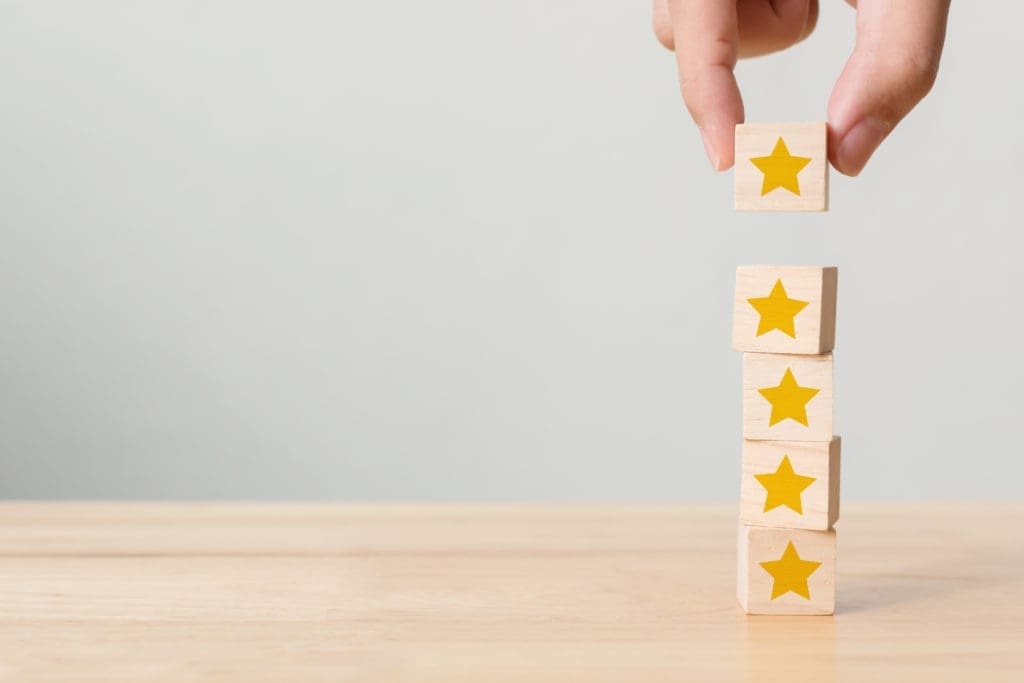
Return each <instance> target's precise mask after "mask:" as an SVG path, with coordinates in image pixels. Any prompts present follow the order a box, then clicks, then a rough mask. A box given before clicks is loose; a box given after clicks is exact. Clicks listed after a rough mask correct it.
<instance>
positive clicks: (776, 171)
mask: <svg viewBox="0 0 1024 683" xmlns="http://www.w3.org/2000/svg"><path fill="white" fill-rule="evenodd" d="M750 163H752V164H754V166H757V168H758V169H759V170H760V171H761V173H764V182H763V183H761V196H762V197H763V196H765V195H766V194H768V193H769V192H771V191H772V190H774V189H775V188H777V187H781V188H783V189H786V190H789V191H790V192H792V193H793V194H795V195H797V196H800V181H798V180H797V178H796V175H797V174H798V173H799V172H800V171H802V170H804V166H806V165H807V164H809V163H811V159H810V157H795V156H793V155H791V154H790V153H789V150H788V149H787V148H786V143H785V142H784V141H783V140H782V138H781V137H780V138H779V141H778V142H776V143H775V149H773V150H772V153H771V156H767V157H753V158H751V160H750Z"/></svg>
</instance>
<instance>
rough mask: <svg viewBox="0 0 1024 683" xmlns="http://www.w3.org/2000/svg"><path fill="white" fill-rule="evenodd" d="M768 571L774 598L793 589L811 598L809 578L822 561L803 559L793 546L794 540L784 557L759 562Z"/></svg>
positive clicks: (801, 595) (803, 596) (783, 554)
mask: <svg viewBox="0 0 1024 683" xmlns="http://www.w3.org/2000/svg"><path fill="white" fill-rule="evenodd" d="M758 564H760V565H761V567H763V568H764V570H765V571H766V572H768V573H769V574H771V575H772V579H774V581H773V582H772V600H774V599H775V598H777V597H779V596H780V595H785V594H786V593H788V592H790V591H793V592H794V593H796V594H797V595H799V596H800V597H802V598H806V599H807V600H810V599H811V591H810V589H809V588H808V587H807V578H808V577H809V576H810V575H811V574H813V573H814V572H815V571H816V570H817V569H818V567H820V566H821V562H812V561H810V560H801V559H800V556H799V555H798V554H797V552H796V548H795V547H794V546H793V541H790V542H789V544H788V545H786V550H785V551H784V552H783V553H782V557H780V558H779V559H777V560H772V561H771V562H759V563H758Z"/></svg>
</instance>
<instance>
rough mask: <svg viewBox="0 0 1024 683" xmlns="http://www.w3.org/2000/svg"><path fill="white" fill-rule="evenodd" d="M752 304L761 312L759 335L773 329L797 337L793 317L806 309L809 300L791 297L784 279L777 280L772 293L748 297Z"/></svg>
mask: <svg viewBox="0 0 1024 683" xmlns="http://www.w3.org/2000/svg"><path fill="white" fill-rule="evenodd" d="M747 301H748V302H749V303H750V305H751V306H753V307H754V310H756V311H757V312H758V313H760V314H761V321H760V322H759V323H758V324H757V336H758V337H760V336H761V335H762V334H767V333H768V332H771V331H772V330H778V331H779V332H782V333H783V334H786V335H789V336H790V337H792V338H793V339H796V329H795V323H794V321H793V319H794V318H795V317H796V314H797V313H799V312H800V311H802V310H804V308H806V307H807V304H808V303H809V302H807V301H800V300H799V299H790V298H789V295H787V294H786V288H785V287H783V286H782V280H781V279H779V280H776V281H775V286H774V287H772V291H771V294H769V295H768V296H759V297H755V298H753V299H747Z"/></svg>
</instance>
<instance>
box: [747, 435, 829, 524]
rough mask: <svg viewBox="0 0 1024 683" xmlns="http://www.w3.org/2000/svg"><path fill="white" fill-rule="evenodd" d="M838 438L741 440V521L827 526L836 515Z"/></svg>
mask: <svg viewBox="0 0 1024 683" xmlns="http://www.w3.org/2000/svg"><path fill="white" fill-rule="evenodd" d="M839 451H840V440H839V437H838V436H837V437H835V438H833V439H832V441H831V442H829V443H818V442H813V441H744V442H743V483H742V484H741V485H740V521H741V522H743V523H745V524H752V525H756V526H774V527H788V528H792V529H811V530H817V531H825V530H826V529H831V528H832V525H833V524H835V522H836V520H837V519H839Z"/></svg>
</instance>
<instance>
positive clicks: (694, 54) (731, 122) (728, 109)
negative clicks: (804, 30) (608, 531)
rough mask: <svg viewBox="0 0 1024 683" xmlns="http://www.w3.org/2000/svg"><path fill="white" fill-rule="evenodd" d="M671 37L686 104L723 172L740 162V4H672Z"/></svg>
mask: <svg viewBox="0 0 1024 683" xmlns="http://www.w3.org/2000/svg"><path fill="white" fill-rule="evenodd" d="M669 12H670V14H671V15H672V32H673V36H674V38H675V51H676V64H677V66H678V68H679V86H680V90H681V91H682V93H683V101H684V102H685V103H686V108H687V109H688V110H689V111H690V115H691V116H692V117H693V120H694V121H695V122H696V124H697V127H698V128H699V129H700V132H701V137H702V138H703V140H704V149H705V151H707V154H708V158H709V159H710V160H711V165H712V166H713V167H714V169H715V170H716V171H723V170H725V169H727V168H729V167H730V166H732V165H733V162H734V158H735V130H736V124H738V123H742V122H743V99H742V98H741V96H740V89H739V85H738V84H737V83H736V77H735V76H734V75H733V69H734V68H735V67H736V59H737V56H738V50H739V28H738V22H737V17H736V0H672V1H671V2H670V3H669Z"/></svg>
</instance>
